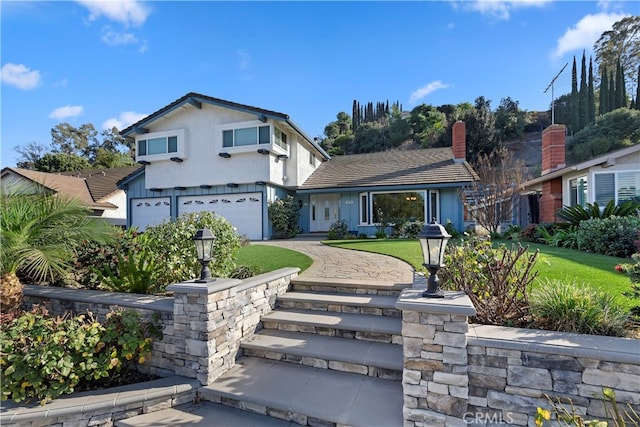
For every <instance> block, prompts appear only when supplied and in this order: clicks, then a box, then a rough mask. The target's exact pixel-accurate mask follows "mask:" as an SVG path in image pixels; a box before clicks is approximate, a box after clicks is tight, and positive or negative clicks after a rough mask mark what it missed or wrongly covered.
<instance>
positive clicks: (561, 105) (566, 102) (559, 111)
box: [549, 93, 573, 127]
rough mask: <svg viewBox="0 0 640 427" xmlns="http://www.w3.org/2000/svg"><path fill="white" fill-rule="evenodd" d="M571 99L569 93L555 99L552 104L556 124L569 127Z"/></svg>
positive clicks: (571, 109)
mask: <svg viewBox="0 0 640 427" xmlns="http://www.w3.org/2000/svg"><path fill="white" fill-rule="evenodd" d="M572 98H573V97H572V96H571V94H570V93H566V94H564V95H561V96H559V97H558V98H556V100H555V103H554V107H555V122H556V123H558V124H563V125H567V126H569V127H570V126H571V116H572V114H573V108H571V100H572ZM549 110H551V106H549Z"/></svg>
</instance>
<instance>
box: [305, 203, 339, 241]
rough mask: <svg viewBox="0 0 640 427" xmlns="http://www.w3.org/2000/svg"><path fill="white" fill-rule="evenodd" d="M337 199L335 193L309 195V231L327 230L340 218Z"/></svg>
mask: <svg viewBox="0 0 640 427" xmlns="http://www.w3.org/2000/svg"><path fill="white" fill-rule="evenodd" d="M339 200H340V196H339V195H337V194H317V195H312V196H311V198H310V201H311V212H310V213H311V226H310V229H311V232H317V231H323V232H326V231H329V227H331V224H333V223H334V222H336V221H338V220H339V219H340V205H339V203H338V202H339Z"/></svg>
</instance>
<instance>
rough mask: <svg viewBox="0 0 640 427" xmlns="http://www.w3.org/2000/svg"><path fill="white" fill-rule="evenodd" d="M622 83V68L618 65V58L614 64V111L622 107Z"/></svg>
mask: <svg viewBox="0 0 640 427" xmlns="http://www.w3.org/2000/svg"><path fill="white" fill-rule="evenodd" d="M623 81H624V76H623V75H622V66H621V65H620V58H618V62H617V63H616V91H615V95H614V99H615V100H614V105H613V106H614V109H617V108H620V107H622V97H623V96H624V95H623V94H622V82H623Z"/></svg>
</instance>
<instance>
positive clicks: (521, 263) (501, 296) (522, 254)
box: [439, 238, 538, 326]
mask: <svg viewBox="0 0 640 427" xmlns="http://www.w3.org/2000/svg"><path fill="white" fill-rule="evenodd" d="M537 254H538V252H537V251H536V252H535V253H533V254H528V253H527V250H526V248H524V247H522V246H518V247H516V248H507V247H506V245H500V246H498V247H497V248H494V247H493V245H492V244H491V242H490V241H488V240H480V239H478V238H473V239H468V240H464V241H462V242H461V243H460V244H458V245H453V244H452V245H449V246H447V249H446V255H445V265H447V266H452V267H450V268H447V267H445V268H443V269H442V270H440V271H441V273H439V274H440V276H441V281H442V283H443V284H444V285H445V286H450V287H451V288H452V289H455V290H462V291H464V292H465V293H466V294H467V295H468V296H469V298H471V301H472V302H473V305H474V307H475V308H476V311H477V314H476V316H475V318H474V321H475V322H478V323H484V324H490V325H514V326H517V325H524V324H525V323H526V322H527V315H528V312H527V309H528V306H529V303H528V294H529V290H530V286H531V283H532V282H533V280H534V279H535V277H536V273H535V272H534V271H533V267H534V265H535V261H536V257H537Z"/></svg>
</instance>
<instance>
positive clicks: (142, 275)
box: [96, 234, 160, 294]
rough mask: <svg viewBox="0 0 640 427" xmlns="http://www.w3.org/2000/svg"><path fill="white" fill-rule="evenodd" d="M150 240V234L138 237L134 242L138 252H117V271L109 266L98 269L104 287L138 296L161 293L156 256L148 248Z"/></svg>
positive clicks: (129, 249)
mask: <svg viewBox="0 0 640 427" xmlns="http://www.w3.org/2000/svg"><path fill="white" fill-rule="evenodd" d="M149 239H150V235H148V234H141V235H138V236H136V237H135V240H136V241H135V242H134V245H135V247H136V248H137V249H136V250H132V249H131V248H128V250H127V251H126V252H117V253H116V258H117V263H116V269H115V270H112V269H111V268H110V267H109V265H103V266H102V267H98V268H97V269H96V270H97V271H98V277H99V278H100V279H101V281H102V285H103V286H104V287H106V288H107V289H109V290H111V291H116V292H131V293H136V294H153V293H156V292H159V291H160V284H159V282H158V272H159V268H158V267H159V266H158V264H157V263H156V256H155V254H154V253H153V252H151V250H150V249H149V248H148V246H147V242H148V241H149Z"/></svg>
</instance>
